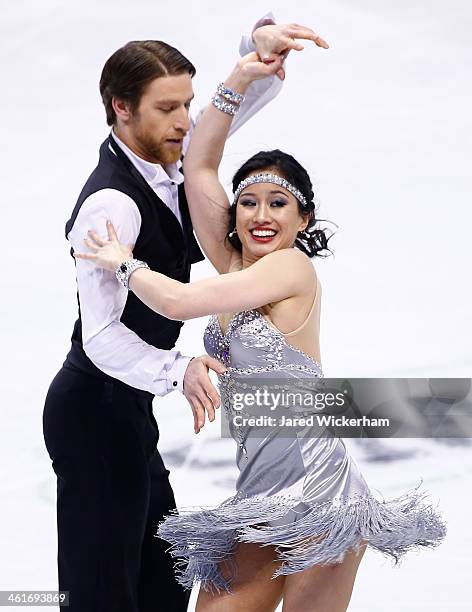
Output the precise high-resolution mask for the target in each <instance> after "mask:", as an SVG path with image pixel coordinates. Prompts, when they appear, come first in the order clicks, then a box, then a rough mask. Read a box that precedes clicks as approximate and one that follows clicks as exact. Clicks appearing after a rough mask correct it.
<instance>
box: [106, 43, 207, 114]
mask: <svg viewBox="0 0 472 612" xmlns="http://www.w3.org/2000/svg"><path fill="white" fill-rule="evenodd" d="M186 72H188V73H189V74H190V76H191V77H193V76H195V73H196V70H195V66H194V65H193V64H192V63H191V62H190V61H189V60H188V59H187V58H186V57H185V56H184V55H182V53H180V51H178V50H177V49H175V48H174V47H171V46H170V45H168V44H167V43H165V42H162V41H160V40H135V41H131V42H129V43H127V44H126V45H125V46H124V47H121V48H120V49H118V50H117V51H115V53H113V55H112V56H111V57H110V58H108V60H107V61H106V63H105V66H104V67H103V70H102V75H101V77H100V94H101V96H102V100H103V104H104V106H105V111H106V114H107V123H108V125H114V123H115V122H116V114H115V111H114V110H113V106H112V104H111V101H112V98H113V97H115V98H117V99H119V100H122V101H123V102H128V103H129V105H130V107H131V111H132V112H134V111H135V110H136V109H137V108H138V106H139V102H140V100H141V96H142V95H143V93H144V90H145V88H146V86H147V85H148V84H149V83H150V82H151V81H153V80H154V79H157V78H159V77H163V76H175V75H178V74H184V73H186Z"/></svg>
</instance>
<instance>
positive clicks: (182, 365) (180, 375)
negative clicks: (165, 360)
mask: <svg viewBox="0 0 472 612" xmlns="http://www.w3.org/2000/svg"><path fill="white" fill-rule="evenodd" d="M192 359H193V357H186V356H185V355H179V357H177V359H176V360H175V362H174V365H173V366H172V368H171V369H170V370H169V371H168V373H167V391H168V392H170V391H180V392H181V393H183V392H184V377H185V372H186V371H187V367H188V364H189V363H190V362H191V361H192Z"/></svg>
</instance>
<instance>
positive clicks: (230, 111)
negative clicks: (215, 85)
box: [211, 94, 239, 116]
mask: <svg viewBox="0 0 472 612" xmlns="http://www.w3.org/2000/svg"><path fill="white" fill-rule="evenodd" d="M211 103H212V104H213V106H215V107H216V108H217V109H218V110H220V111H223V112H224V113H226V114H227V115H233V116H234V115H235V114H236V113H237V112H238V110H239V107H238V106H234V104H231V103H230V102H224V101H223V100H220V98H219V97H218V94H215V95H214V96H213V98H212V99H211Z"/></svg>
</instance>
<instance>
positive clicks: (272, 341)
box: [204, 310, 322, 377]
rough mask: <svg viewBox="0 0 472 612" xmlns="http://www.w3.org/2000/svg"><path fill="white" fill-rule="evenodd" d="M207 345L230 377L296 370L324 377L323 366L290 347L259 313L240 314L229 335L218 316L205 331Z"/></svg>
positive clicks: (248, 311)
mask: <svg viewBox="0 0 472 612" xmlns="http://www.w3.org/2000/svg"><path fill="white" fill-rule="evenodd" d="M204 343H205V349H206V351H207V353H208V354H209V355H211V356H212V357H214V358H215V359H218V360H219V361H221V362H222V363H224V365H225V366H226V368H227V370H228V372H229V374H230V375H231V374H232V373H234V374H237V375H238V376H240V375H245V374H247V375H253V374H258V373H268V374H270V375H273V374H274V373H275V372H278V371H283V372H284V373H287V372H289V371H296V372H300V373H301V372H303V373H306V374H307V375H309V376H317V377H321V376H322V370H321V366H320V365H319V363H318V362H317V361H315V360H314V359H313V358H312V357H310V356H309V355H307V354H306V353H304V352H303V351H301V350H300V349H297V348H295V347H294V346H291V345H290V344H288V342H287V341H286V339H285V337H284V335H283V334H282V333H281V332H280V331H279V330H278V329H277V328H275V327H274V326H273V325H271V324H270V323H269V321H268V320H267V319H266V318H265V317H264V316H263V315H262V314H261V313H260V312H259V311H257V310H245V311H243V312H239V313H237V314H236V315H235V316H234V317H233V318H232V319H231V320H230V322H229V324H228V329H227V331H226V333H225V334H223V332H222V331H221V327H220V323H219V321H218V317H217V316H216V315H213V316H212V317H211V318H210V320H209V322H208V325H207V327H206V329H205V335H204Z"/></svg>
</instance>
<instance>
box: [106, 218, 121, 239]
mask: <svg viewBox="0 0 472 612" xmlns="http://www.w3.org/2000/svg"><path fill="white" fill-rule="evenodd" d="M107 231H108V238H109V239H110V240H116V241H117V242H119V240H118V236H117V234H116V231H115V226H114V225H113V223H112V222H111V221H110V219H107Z"/></svg>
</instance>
